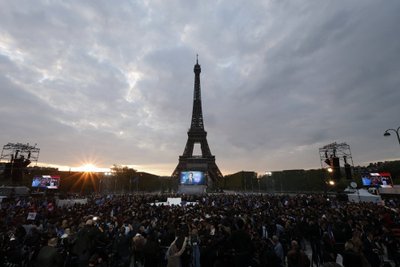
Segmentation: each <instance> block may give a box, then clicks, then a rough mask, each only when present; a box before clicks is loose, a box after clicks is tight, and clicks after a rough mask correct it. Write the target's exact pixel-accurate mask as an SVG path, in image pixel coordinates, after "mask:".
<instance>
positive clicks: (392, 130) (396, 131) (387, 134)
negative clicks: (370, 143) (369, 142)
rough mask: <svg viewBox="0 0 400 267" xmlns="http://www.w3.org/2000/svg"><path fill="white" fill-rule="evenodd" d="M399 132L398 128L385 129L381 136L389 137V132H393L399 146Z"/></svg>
mask: <svg viewBox="0 0 400 267" xmlns="http://www.w3.org/2000/svg"><path fill="white" fill-rule="evenodd" d="M399 130H400V127H399V128H397V129H387V130H386V131H385V133H384V134H383V136H390V135H391V134H390V133H389V132H395V133H396V136H397V141H398V142H399V145H400V135H399Z"/></svg>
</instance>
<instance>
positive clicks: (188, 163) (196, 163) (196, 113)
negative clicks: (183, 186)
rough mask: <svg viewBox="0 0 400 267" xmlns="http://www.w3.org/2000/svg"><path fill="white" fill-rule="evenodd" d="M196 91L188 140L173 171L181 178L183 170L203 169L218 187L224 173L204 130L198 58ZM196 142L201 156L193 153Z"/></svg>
mask: <svg viewBox="0 0 400 267" xmlns="http://www.w3.org/2000/svg"><path fill="white" fill-rule="evenodd" d="M193 71H194V74H195V76H194V93H193V111H192V121H191V125H190V129H189V130H188V133H187V134H188V140H187V142H186V146H185V150H184V151H183V155H182V156H179V163H178V166H177V167H176V168H175V170H174V172H173V173H172V177H173V178H179V175H180V173H181V172H182V171H188V170H190V171H203V172H205V173H206V177H207V185H208V187H209V188H218V187H220V186H221V182H222V179H223V176H222V173H221V171H220V170H219V168H218V166H217V164H216V163H215V156H213V155H212V154H211V150H210V147H209V146H208V142H207V132H206V131H205V130H204V121H203V111H202V105H201V90H200V72H201V67H200V65H199V61H198V58H197V59H196V65H194V69H193ZM195 144H199V145H200V148H201V156H197V155H193V150H194V146H195Z"/></svg>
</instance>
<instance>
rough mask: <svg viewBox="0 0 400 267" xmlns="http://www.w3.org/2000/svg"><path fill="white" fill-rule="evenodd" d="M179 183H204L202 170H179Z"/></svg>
mask: <svg viewBox="0 0 400 267" xmlns="http://www.w3.org/2000/svg"><path fill="white" fill-rule="evenodd" d="M180 184H185V185H204V184H206V179H205V175H204V172H199V171H184V172H181V176H180Z"/></svg>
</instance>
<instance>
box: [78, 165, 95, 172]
mask: <svg viewBox="0 0 400 267" xmlns="http://www.w3.org/2000/svg"><path fill="white" fill-rule="evenodd" d="M78 169H79V170H80V171H81V172H98V171H99V168H97V167H96V166H95V165H93V164H85V165H82V166H80V167H78Z"/></svg>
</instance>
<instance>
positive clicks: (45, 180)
mask: <svg viewBox="0 0 400 267" xmlns="http://www.w3.org/2000/svg"><path fill="white" fill-rule="evenodd" d="M59 186H60V176H53V175H42V176H35V177H34V178H33V180H32V187H39V188H46V189H58V187H59Z"/></svg>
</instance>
